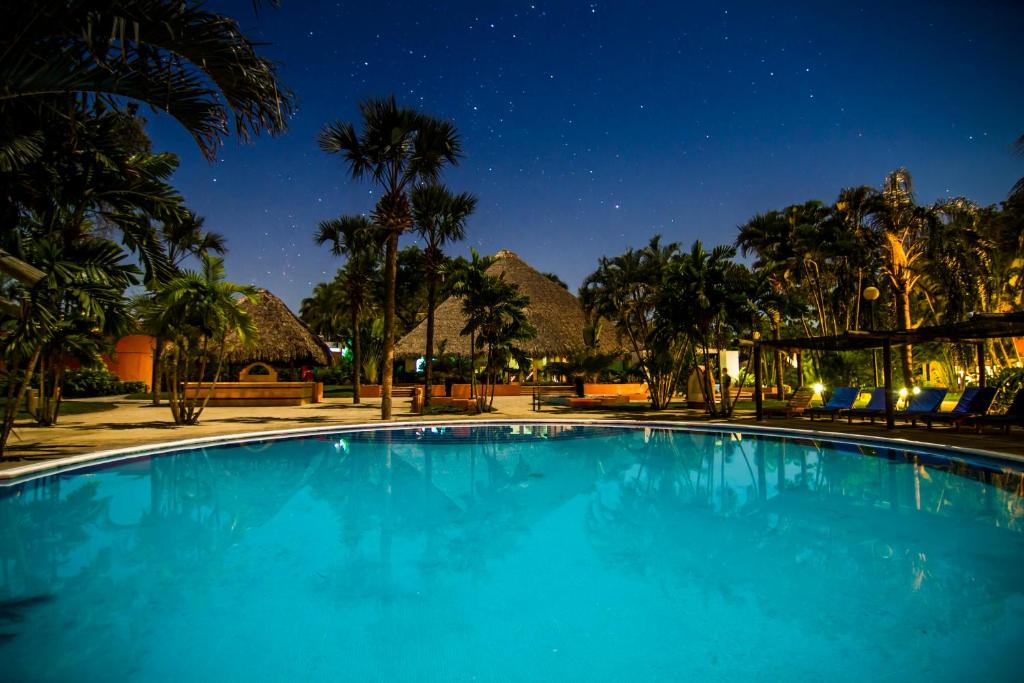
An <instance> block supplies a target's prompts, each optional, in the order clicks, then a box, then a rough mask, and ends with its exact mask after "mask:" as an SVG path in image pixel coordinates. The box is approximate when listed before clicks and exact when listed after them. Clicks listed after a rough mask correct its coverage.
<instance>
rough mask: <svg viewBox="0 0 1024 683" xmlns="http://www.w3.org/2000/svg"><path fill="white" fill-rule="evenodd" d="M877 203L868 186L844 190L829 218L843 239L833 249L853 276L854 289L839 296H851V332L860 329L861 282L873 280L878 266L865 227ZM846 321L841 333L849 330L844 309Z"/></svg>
mask: <svg viewBox="0 0 1024 683" xmlns="http://www.w3.org/2000/svg"><path fill="white" fill-rule="evenodd" d="M877 201H878V191H877V190H876V189H875V188H873V187H870V186H868V185H860V186H857V187H847V188H843V189H842V190H840V192H839V197H838V199H836V202H835V204H834V205H833V206H832V217H833V219H834V221H835V222H836V223H837V224H838V225H839V226H840V229H841V234H842V237H841V239H840V240H839V244H837V245H836V246H837V247H839V248H840V249H841V252H842V253H841V254H840V255H841V256H842V257H843V259H844V261H845V265H846V270H847V271H848V272H850V273H855V274H856V275H855V277H856V285H855V286H853V287H849V288H848V289H851V290H852V291H848V292H844V293H842V294H843V295H844V297H845V298H849V297H850V296H852V297H853V298H854V304H853V307H852V319H853V329H855V330H859V329H860V325H861V322H860V318H861V315H860V302H861V299H862V298H863V291H864V280H865V278H866V277H867V278H868V282H871V281H872V280H873V279H874V278H873V275H874V264H875V263H876V262H877V252H878V250H877V248H876V244H875V243H874V240H873V239H872V237H873V233H872V231H871V226H870V225H869V224H868V218H869V217H870V216H871V211H872V209H873V208H874V206H875V205H876V204H877ZM847 310H848V313H847V321H846V324H845V325H844V329H850V317H851V315H850V313H851V311H850V307H849V306H847Z"/></svg>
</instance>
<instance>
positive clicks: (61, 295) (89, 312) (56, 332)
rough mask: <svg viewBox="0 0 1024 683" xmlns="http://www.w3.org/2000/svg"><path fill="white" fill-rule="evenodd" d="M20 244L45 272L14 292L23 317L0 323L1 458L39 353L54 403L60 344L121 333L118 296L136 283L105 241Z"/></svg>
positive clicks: (122, 311) (119, 253) (135, 274)
mask: <svg viewBox="0 0 1024 683" xmlns="http://www.w3.org/2000/svg"><path fill="white" fill-rule="evenodd" d="M22 241H23V242H24V248H25V250H26V251H27V252H28V254H29V256H30V257H31V259H32V260H33V261H35V262H37V263H39V264H40V265H42V266H43V267H44V268H45V269H46V270H45V272H46V274H45V276H44V277H43V278H42V279H41V280H39V281H38V282H37V283H36V284H35V285H33V286H32V287H30V288H29V287H22V288H20V290H19V291H17V292H16V294H17V298H18V299H20V300H21V301H22V306H23V310H24V314H23V315H22V316H21V317H20V318H13V319H9V320H3V321H2V324H0V357H2V358H3V359H4V374H5V375H6V377H5V378H6V380H7V382H6V385H7V394H6V398H7V402H6V404H5V406H4V418H3V424H2V431H0V457H2V454H3V449H4V447H5V445H6V443H7V438H8V437H9V436H10V433H11V430H12V428H13V426H14V418H15V416H16V414H17V409H18V406H19V405H21V401H22V400H23V399H24V396H25V391H26V390H27V389H28V387H29V385H30V384H31V382H32V378H33V375H34V373H35V372H36V369H37V367H38V365H39V362H40V359H41V358H42V357H43V356H44V354H46V355H48V356H50V357H51V358H52V361H53V363H52V365H51V366H50V367H51V369H52V370H53V372H52V373H51V376H52V378H53V382H52V383H51V387H52V388H54V389H56V391H55V392H52V396H51V398H54V399H55V398H57V397H59V388H60V379H61V375H62V368H63V363H64V357H63V353H62V352H63V350H64V349H63V348H62V346H63V345H62V341H68V340H69V338H70V337H72V336H81V335H83V334H88V335H91V337H92V338H93V339H101V338H102V337H103V333H104V332H113V331H115V330H122V329H123V328H124V327H125V322H126V318H127V315H126V312H125V307H124V297H123V293H124V290H125V288H126V287H128V286H130V285H133V284H137V283H138V275H139V271H138V269H136V268H135V267H134V266H132V265H131V264H128V263H125V262H124V259H125V256H126V255H125V253H124V250H123V249H121V247H119V246H118V245H117V244H114V243H113V242H110V241H108V240H103V239H90V240H85V241H81V242H77V243H73V244H71V245H67V246H65V245H60V244H57V243H54V242H51V241H46V240H41V239H33V238H32V237H23V238H22ZM76 343H77V342H76Z"/></svg>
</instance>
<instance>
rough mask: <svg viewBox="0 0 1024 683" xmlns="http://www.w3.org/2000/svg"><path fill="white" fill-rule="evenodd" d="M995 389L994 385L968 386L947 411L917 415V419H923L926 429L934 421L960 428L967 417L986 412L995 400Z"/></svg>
mask: <svg viewBox="0 0 1024 683" xmlns="http://www.w3.org/2000/svg"><path fill="white" fill-rule="evenodd" d="M996 393H998V392H997V390H996V388H995V387H970V388H968V389H964V393H963V395H961V396H960V400H959V401H957V403H956V407H954V408H953V410H950V411H949V412H937V413H925V414H924V415H919V416H918V418H917V419H919V420H924V422H925V424H926V425H928V429H931V428H932V425H933V424H935V423H936V422H938V423H941V424H951V425H954V426H955V427H956V428H957V431H959V430H960V425H962V424H963V423H964V420H966V419H967V418H968V417H976V416H980V415H984V414H986V413H987V412H988V409H989V408H990V407H991V406H992V401H993V400H995V397H996Z"/></svg>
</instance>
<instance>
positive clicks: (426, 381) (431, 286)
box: [423, 277, 437, 407]
mask: <svg viewBox="0 0 1024 683" xmlns="http://www.w3.org/2000/svg"><path fill="white" fill-rule="evenodd" d="M436 298H437V278H435V277H431V278H430V282H428V283H427V354H426V361H425V364H424V367H423V371H424V378H423V406H424V407H427V406H429V405H430V386H431V378H432V375H433V371H434V300H435V299H436Z"/></svg>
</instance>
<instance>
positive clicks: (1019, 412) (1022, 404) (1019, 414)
mask: <svg viewBox="0 0 1024 683" xmlns="http://www.w3.org/2000/svg"><path fill="white" fill-rule="evenodd" d="M964 424H969V425H972V426H973V427H974V430H975V431H977V432H980V431H981V428H982V427H1002V428H1003V431H1005V432H1009V431H1010V427H1012V426H1013V425H1017V426H1020V427H1024V389H1020V390H1018V391H1017V393H1016V394H1014V395H1013V400H1012V401H1011V402H1010V406H1009V407H1008V408H1007V409H1006V412H1005V413H1003V414H1002V415H978V416H976V417H969V418H967V419H966V420H964Z"/></svg>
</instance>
